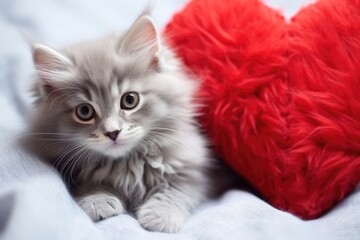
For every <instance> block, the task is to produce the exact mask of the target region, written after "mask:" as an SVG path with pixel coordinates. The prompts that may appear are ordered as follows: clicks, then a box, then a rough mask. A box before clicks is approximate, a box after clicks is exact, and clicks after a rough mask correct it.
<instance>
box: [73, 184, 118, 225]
mask: <svg viewBox="0 0 360 240" xmlns="http://www.w3.org/2000/svg"><path fill="white" fill-rule="evenodd" d="M78 203H79V205H80V207H81V208H82V209H83V210H84V211H85V212H86V214H87V215H88V216H89V217H90V218H91V219H92V220H93V221H99V220H103V219H106V218H109V217H112V216H116V215H119V214H122V213H124V212H125V207H124V205H123V203H122V202H121V200H120V199H119V198H118V197H117V196H115V195H114V194H112V193H109V192H106V191H102V192H101V191H99V192H94V193H91V194H88V195H85V196H83V197H79V198H78Z"/></svg>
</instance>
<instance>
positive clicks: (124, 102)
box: [120, 92, 140, 110]
mask: <svg viewBox="0 0 360 240" xmlns="http://www.w3.org/2000/svg"><path fill="white" fill-rule="evenodd" d="M139 99H140V98H139V94H137V93H136V92H128V93H125V94H124V95H123V96H122V98H121V105H120V106H121V108H122V109H124V110H131V109H133V108H135V107H136V106H137V105H138V103H139Z"/></svg>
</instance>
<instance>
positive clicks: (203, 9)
mask: <svg viewBox="0 0 360 240" xmlns="http://www.w3.org/2000/svg"><path fill="white" fill-rule="evenodd" d="M165 32H166V34H167V35H169V36H170V40H169V42H170V44H171V45H172V46H173V47H174V48H175V49H176V51H177V53H178V54H179V56H180V57H181V58H182V60H183V61H184V63H185V64H186V65H187V66H188V67H189V68H190V69H191V70H192V71H193V72H194V73H195V74H196V75H197V76H199V78H200V79H201V80H202V81H203V84H202V87H201V89H200V92H199V97H201V98H202V99H203V101H204V104H205V105H204V107H203V108H202V117H201V119H200V120H201V123H202V125H203V127H204V129H205V130H206V132H207V134H208V135H209V137H210V139H211V140H212V143H213V145H214V146H215V148H216V149H217V151H218V153H219V154H221V156H222V157H223V158H224V160H225V161H226V162H227V163H228V164H229V165H230V166H231V167H232V168H233V169H234V170H235V171H236V172H238V173H239V174H240V175H241V176H243V177H245V178H246V179H247V180H248V181H249V182H250V183H251V184H252V185H253V186H254V187H255V188H256V189H257V190H258V191H259V192H260V193H261V194H262V195H263V196H264V197H265V198H266V199H267V200H268V201H269V202H270V203H271V204H273V205H274V206H276V207H278V208H280V209H282V210H285V211H288V212H291V213H293V214H295V215H298V216H300V217H302V218H304V219H313V218H316V217H319V216H320V215H321V214H323V213H325V212H326V211H327V210H329V209H330V208H331V207H332V206H334V204H336V203H337V202H339V201H340V200H341V199H343V198H344V197H345V196H346V195H347V194H348V193H350V192H351V191H352V190H353V189H354V188H355V187H356V185H357V184H358V183H359V180H360V0H320V1H318V2H317V3H315V4H313V5H310V6H309V7H307V8H304V9H302V10H301V11H300V12H299V13H298V14H297V15H296V16H295V17H294V18H293V19H292V20H291V21H290V22H286V21H285V20H284V18H283V17H282V16H281V14H280V13H278V12H276V11H275V10H273V9H271V8H268V7H267V6H265V5H264V4H263V3H262V2H260V1H258V0H193V1H192V2H190V3H189V4H188V5H187V7H186V8H185V9H184V10H183V11H181V12H180V13H178V14H177V15H175V16H174V18H173V19H172V21H171V22H170V23H169V24H168V26H167V28H166V31H165Z"/></svg>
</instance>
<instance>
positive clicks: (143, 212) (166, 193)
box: [137, 187, 200, 233]
mask: <svg viewBox="0 0 360 240" xmlns="http://www.w3.org/2000/svg"><path fill="white" fill-rule="evenodd" d="M198 194H199V193H195V194H194V195H193V196H191V195H192V194H191V193H185V192H184V191H181V190H180V191H179V189H175V188H172V187H169V188H167V189H165V190H163V191H161V192H158V193H155V194H154V195H152V196H151V197H150V198H149V199H148V200H147V201H146V202H145V203H144V204H143V205H142V206H141V207H140V208H139V209H138V211H137V218H138V221H139V223H140V224H141V226H142V227H143V228H145V229H147V230H149V231H156V232H167V233H176V232H178V231H179V230H180V229H181V228H182V226H183V224H184V221H185V220H186V218H187V217H188V215H189V213H190V210H191V208H193V207H194V206H195V205H197V204H198V202H199V201H200V197H199V196H197V195H198Z"/></svg>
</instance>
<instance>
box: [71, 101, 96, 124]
mask: <svg viewBox="0 0 360 240" xmlns="http://www.w3.org/2000/svg"><path fill="white" fill-rule="evenodd" d="M75 112H76V116H77V117H78V118H79V119H80V120H81V121H90V120H91V119H93V118H94V115H95V110H94V108H93V107H92V106H91V105H90V104H88V103H83V104H80V105H79V106H77V107H76V111H75Z"/></svg>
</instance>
